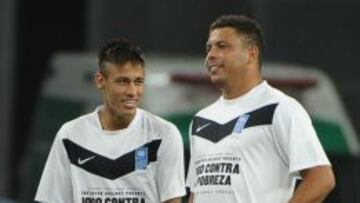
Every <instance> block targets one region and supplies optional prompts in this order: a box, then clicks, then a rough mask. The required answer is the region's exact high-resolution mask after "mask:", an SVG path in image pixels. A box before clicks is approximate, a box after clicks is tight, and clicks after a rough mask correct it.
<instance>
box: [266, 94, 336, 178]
mask: <svg viewBox="0 0 360 203" xmlns="http://www.w3.org/2000/svg"><path fill="white" fill-rule="evenodd" d="M273 131H274V133H273V136H274V139H275V144H276V146H277V148H278V151H279V152H280V156H281V158H282V160H283V161H284V162H285V164H286V165H288V167H289V172H290V173H294V172H297V171H300V170H303V169H306V168H312V167H315V166H320V165H330V162H329V160H328V158H327V156H326V154H325V152H324V149H323V147H322V146H321V143H320V141H319V139H318V137H317V134H316V132H315V129H314V127H313V125H312V122H311V119H310V116H309V115H308V113H307V112H306V111H305V109H304V108H303V107H302V106H301V105H300V104H299V103H298V102H297V101H295V100H290V101H289V102H288V103H280V104H279V106H278V107H277V109H276V110H275V115H274V122H273Z"/></svg>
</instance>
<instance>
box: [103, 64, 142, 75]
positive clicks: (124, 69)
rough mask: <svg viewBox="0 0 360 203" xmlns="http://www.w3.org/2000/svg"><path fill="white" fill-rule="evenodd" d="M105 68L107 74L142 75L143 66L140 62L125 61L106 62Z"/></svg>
mask: <svg viewBox="0 0 360 203" xmlns="http://www.w3.org/2000/svg"><path fill="white" fill-rule="evenodd" d="M105 67H106V68H105V69H106V72H107V75H108V76H114V77H115V76H116V77H119V76H122V77H130V76H131V77H144V73H145V70H144V67H143V66H142V65H141V64H137V63H131V62H127V63H124V64H114V63H106V64H105Z"/></svg>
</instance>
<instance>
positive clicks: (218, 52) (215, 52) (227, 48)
mask: <svg viewBox="0 0 360 203" xmlns="http://www.w3.org/2000/svg"><path fill="white" fill-rule="evenodd" d="M206 50H207V56H206V59H205V65H206V67H207V70H208V73H209V76H210V79H211V81H212V82H213V83H214V84H215V85H216V86H218V87H219V88H220V89H223V88H228V87H229V86H231V84H232V83H234V82H236V81H238V80H241V79H242V77H244V76H246V75H247V71H248V68H249V67H248V64H249V51H248V48H247V47H246V46H245V45H244V43H243V38H242V37H241V36H240V35H239V34H238V33H236V31H235V29H233V28H230V27H224V28H217V29H214V30H213V31H211V32H210V35H209V39H208V42H207V45H206Z"/></svg>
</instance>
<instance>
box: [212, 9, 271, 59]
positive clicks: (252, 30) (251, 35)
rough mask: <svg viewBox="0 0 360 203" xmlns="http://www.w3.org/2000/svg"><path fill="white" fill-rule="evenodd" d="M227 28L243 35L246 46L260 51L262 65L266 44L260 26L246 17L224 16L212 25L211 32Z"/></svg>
mask: <svg viewBox="0 0 360 203" xmlns="http://www.w3.org/2000/svg"><path fill="white" fill-rule="evenodd" d="M225 27H230V28H233V29H235V30H236V32H237V33H238V34H241V36H243V37H244V41H245V43H246V44H245V45H255V46H256V47H257V48H258V49H259V63H260V64H261V62H262V56H263V53H264V44H265V42H264V38H263V32H262V30H261V27H260V24H259V23H258V22H257V21H256V20H255V19H252V18H250V17H247V16H245V15H222V16H220V17H218V18H216V19H215V20H214V22H213V23H211V24H210V28H209V31H210V32H211V31H213V30H215V29H218V28H225Z"/></svg>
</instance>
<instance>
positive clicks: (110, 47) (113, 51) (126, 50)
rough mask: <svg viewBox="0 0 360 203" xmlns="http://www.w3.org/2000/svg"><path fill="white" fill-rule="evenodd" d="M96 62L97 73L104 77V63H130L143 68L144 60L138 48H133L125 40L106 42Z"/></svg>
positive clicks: (132, 45)
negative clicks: (97, 64) (97, 65)
mask: <svg viewBox="0 0 360 203" xmlns="http://www.w3.org/2000/svg"><path fill="white" fill-rule="evenodd" d="M98 60H99V61H98V63H99V72H100V73H102V74H105V75H106V70H105V64H106V63H112V64H119V65H123V64H125V63H128V62H130V63H132V64H140V65H141V66H142V67H145V60H144V57H143V54H142V51H141V49H140V47H138V46H135V45H134V44H132V43H131V42H130V41H129V40H127V39H125V38H114V39H109V40H107V41H106V42H105V43H104V44H103V45H102V47H101V49H100V52H99V56H98Z"/></svg>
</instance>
